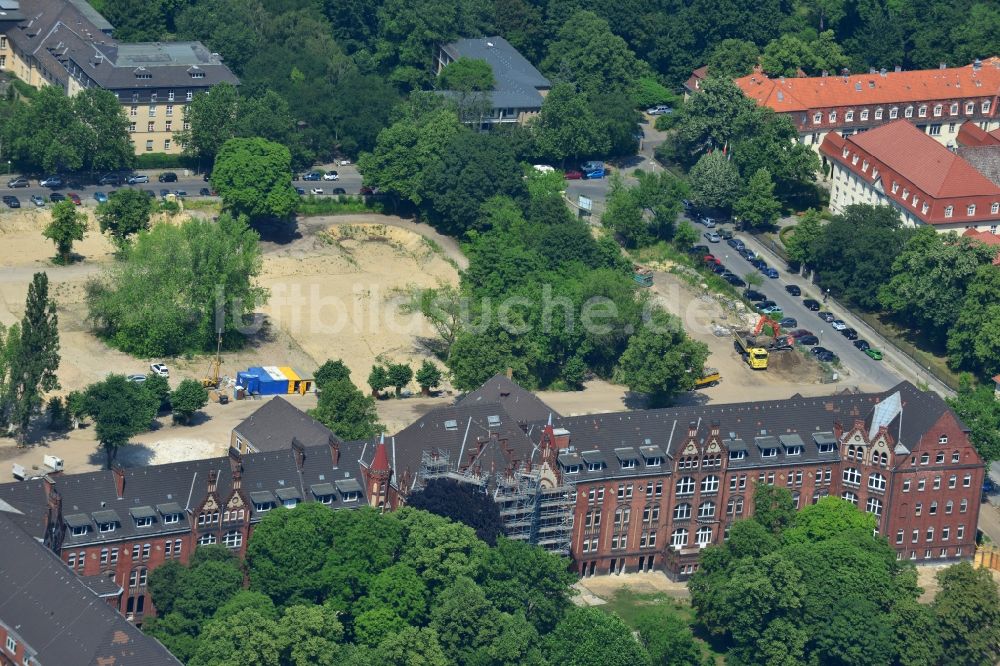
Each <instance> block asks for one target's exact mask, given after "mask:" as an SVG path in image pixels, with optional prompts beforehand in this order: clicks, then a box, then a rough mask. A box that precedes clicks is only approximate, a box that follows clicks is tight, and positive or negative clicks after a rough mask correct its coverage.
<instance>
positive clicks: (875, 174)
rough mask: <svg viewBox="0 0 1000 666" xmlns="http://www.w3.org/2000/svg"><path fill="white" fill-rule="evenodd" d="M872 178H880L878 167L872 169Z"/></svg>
mask: <svg viewBox="0 0 1000 666" xmlns="http://www.w3.org/2000/svg"><path fill="white" fill-rule="evenodd" d="M872 178H878V169H872Z"/></svg>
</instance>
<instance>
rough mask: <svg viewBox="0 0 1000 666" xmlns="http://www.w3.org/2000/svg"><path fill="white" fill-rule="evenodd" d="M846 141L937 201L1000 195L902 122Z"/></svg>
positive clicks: (989, 183)
mask: <svg viewBox="0 0 1000 666" xmlns="http://www.w3.org/2000/svg"><path fill="white" fill-rule="evenodd" d="M847 141H848V142H849V143H853V144H855V145H857V146H858V147H859V148H861V149H862V150H865V151H866V152H868V153H869V154H871V155H872V156H873V157H875V158H876V159H878V160H879V161H880V162H882V163H883V164H885V165H886V166H887V167H889V168H890V169H892V170H893V171H895V172H896V173H898V174H899V175H901V176H903V177H904V178H906V179H907V180H909V181H910V182H911V183H913V184H914V185H916V186H917V187H919V188H920V189H921V190H923V191H924V193H925V194H927V195H928V196H932V197H935V198H937V199H945V198H950V197H965V196H981V195H990V194H997V195H1000V187H997V185H996V184H994V183H993V182H992V181H990V180H989V179H988V178H986V177H985V176H984V175H983V174H981V173H979V172H978V171H976V169H975V168H974V167H973V166H972V165H971V164H969V163H968V162H966V161H965V160H963V159H962V158H961V157H959V156H958V155H956V154H955V153H953V152H952V151H950V150H948V149H947V148H946V147H944V146H943V145H941V144H940V143H939V142H938V141H937V140H935V139H933V138H932V137H930V136H928V135H927V134H925V133H924V132H921V131H920V130H918V129H917V128H916V127H915V126H914V125H913V124H911V123H910V122H909V121H906V120H897V121H895V122H891V123H886V124H885V125H881V126H879V127H875V128H873V129H871V130H868V131H867V132H863V133H861V134H855V135H853V136H851V137H848V139H847Z"/></svg>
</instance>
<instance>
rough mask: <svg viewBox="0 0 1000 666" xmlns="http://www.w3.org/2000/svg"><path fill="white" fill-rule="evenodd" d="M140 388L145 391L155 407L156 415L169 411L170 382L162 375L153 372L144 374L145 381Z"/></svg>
mask: <svg viewBox="0 0 1000 666" xmlns="http://www.w3.org/2000/svg"><path fill="white" fill-rule="evenodd" d="M142 388H144V389H145V390H146V393H148V394H149V396H150V398H151V399H152V400H153V404H154V405H156V411H157V413H159V412H162V411H163V410H165V409H170V382H169V381H168V380H167V378H166V377H164V376H163V375H158V374H156V373H155V372H150V373H147V374H146V381H144V382H143V383H142Z"/></svg>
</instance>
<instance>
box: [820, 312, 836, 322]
mask: <svg viewBox="0 0 1000 666" xmlns="http://www.w3.org/2000/svg"><path fill="white" fill-rule="evenodd" d="M816 316H817V317H819V318H820V319H822V320H823V321H825V322H826V323H828V324H829V323H830V322H831V321H833V320H834V319H836V318H837V317H836V315H834V314H833V313H832V312H819V313H817V315H816Z"/></svg>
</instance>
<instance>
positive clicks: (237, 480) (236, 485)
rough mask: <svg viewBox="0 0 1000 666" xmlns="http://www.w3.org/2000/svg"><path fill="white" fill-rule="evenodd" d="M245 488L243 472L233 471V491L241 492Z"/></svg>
mask: <svg viewBox="0 0 1000 666" xmlns="http://www.w3.org/2000/svg"><path fill="white" fill-rule="evenodd" d="M242 486H243V472H241V471H240V470H238V469H234V470H233V490H239V489H240V488H241V487H242Z"/></svg>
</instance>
